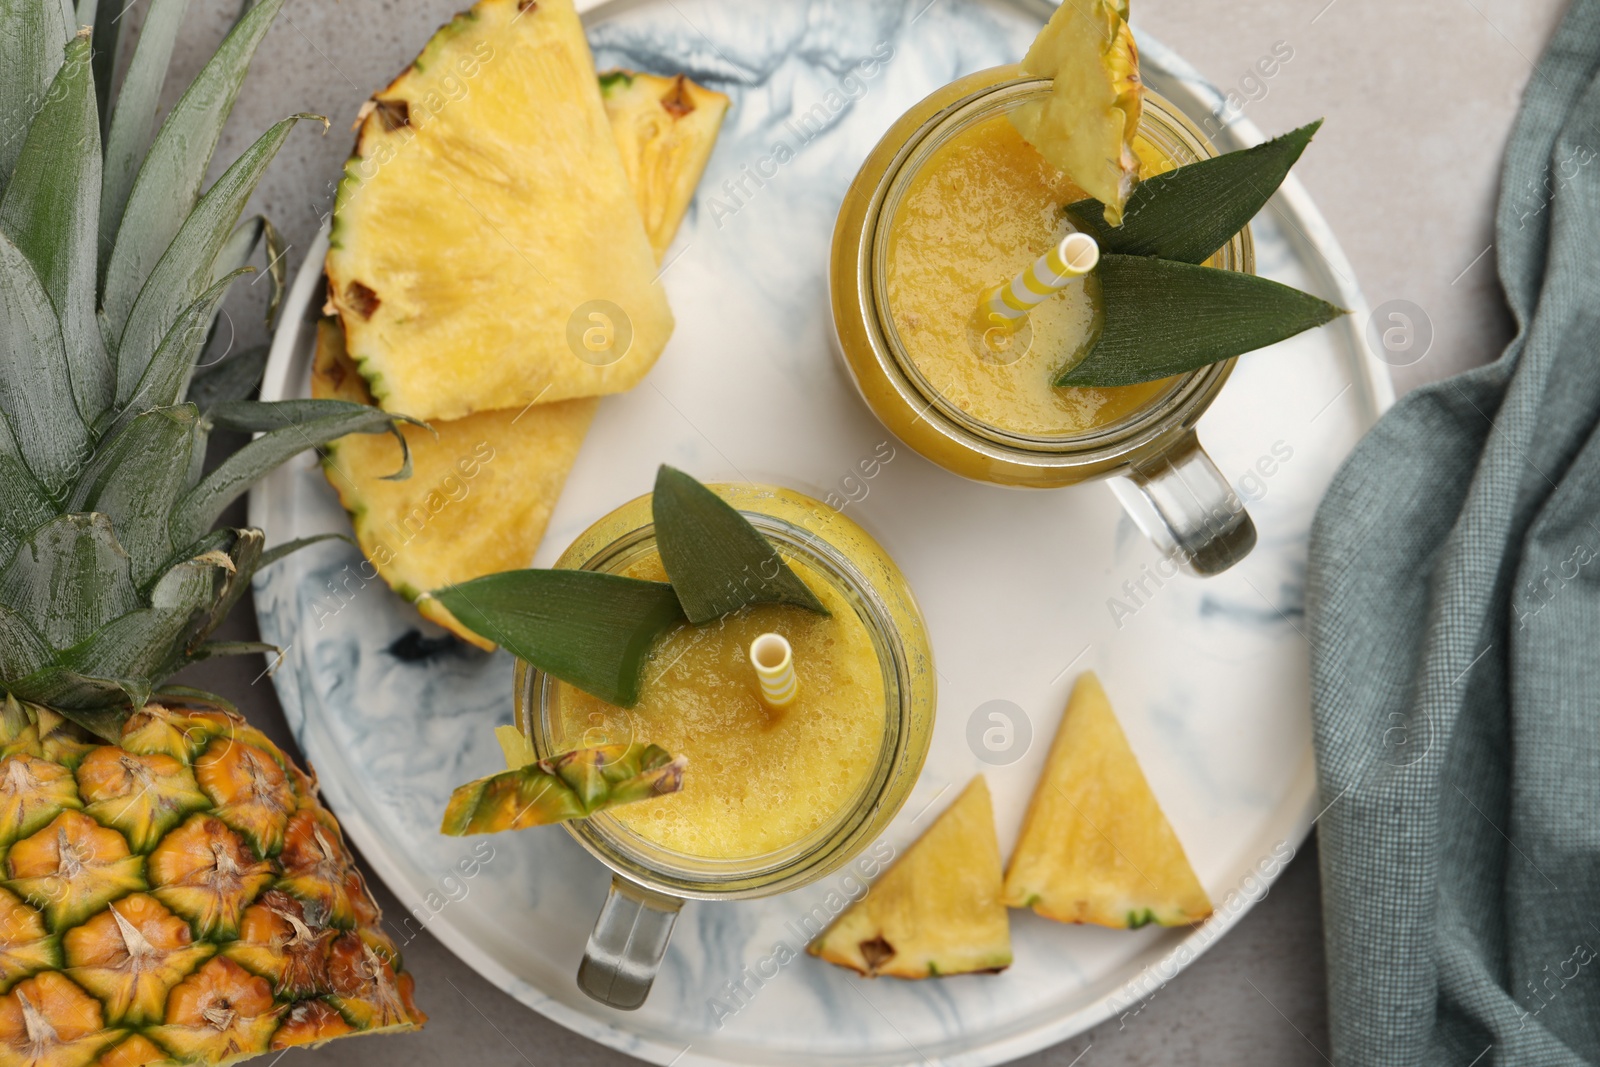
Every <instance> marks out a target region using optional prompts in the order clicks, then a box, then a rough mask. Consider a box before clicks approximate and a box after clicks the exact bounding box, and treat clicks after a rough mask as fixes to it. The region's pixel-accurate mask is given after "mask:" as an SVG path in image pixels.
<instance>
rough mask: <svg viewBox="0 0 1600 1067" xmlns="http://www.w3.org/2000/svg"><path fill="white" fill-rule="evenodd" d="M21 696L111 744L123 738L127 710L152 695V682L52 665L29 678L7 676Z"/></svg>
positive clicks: (9, 687)
mask: <svg viewBox="0 0 1600 1067" xmlns="http://www.w3.org/2000/svg"><path fill="white" fill-rule="evenodd" d="M6 689H7V690H8V691H9V692H10V693H12V694H13V695H14V696H16V697H18V698H19V699H22V700H26V701H29V702H31V703H34V704H43V705H44V706H46V707H48V708H49V709H50V710H52V711H56V712H60V713H61V714H62V715H64V716H65V717H66V718H68V719H71V720H72V721H73V722H75V723H77V724H78V725H79V726H81V727H83V728H84V729H85V730H88V731H89V732H90V733H92V734H94V735H95V736H97V737H102V738H104V739H105V740H107V741H110V742H111V743H112V744H117V743H119V742H120V741H121V739H122V724H123V722H124V721H126V720H127V717H128V713H129V712H130V711H131V710H132V709H133V708H136V707H139V706H140V705H142V704H144V702H145V701H147V700H149V699H150V683H149V682H148V681H144V680H142V679H138V678H101V677H96V676H92V675H86V674H82V673H80V672H78V671H75V670H73V669H72V668H70V667H63V666H50V667H46V668H44V670H41V671H35V672H34V673H33V674H30V675H28V676H27V677H26V678H19V679H17V680H15V681H11V680H7V682H6Z"/></svg>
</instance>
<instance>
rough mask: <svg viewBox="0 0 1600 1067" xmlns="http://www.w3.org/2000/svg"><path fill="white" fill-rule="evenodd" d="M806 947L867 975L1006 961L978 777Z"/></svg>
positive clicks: (986, 808)
mask: <svg viewBox="0 0 1600 1067" xmlns="http://www.w3.org/2000/svg"><path fill="white" fill-rule="evenodd" d="M809 951H810V952H811V954H812V955H814V956H820V957H822V958H823V959H825V960H827V961H828V962H829V963H837V964H839V965H841V966H844V967H849V968H852V969H853V970H857V971H860V972H861V973H862V974H866V975H879V974H888V975H893V976H894V977H896V978H930V977H935V976H938V975H947V974H966V973H969V972H972V971H1000V970H1004V969H1005V968H1006V967H1008V966H1010V964H1011V921H1010V919H1009V917H1008V916H1007V915H1006V909H1005V905H1004V904H1002V903H1001V901H1000V845H999V843H998V842H997V841H996V840H995V833H994V808H993V806H992V805H991V804H990V802H989V786H988V784H987V783H986V782H985V781H984V780H983V775H981V774H980V775H979V776H978V777H976V778H974V779H973V780H972V782H971V783H970V784H969V785H968V786H967V788H966V789H965V790H964V791H963V792H962V794H961V795H960V796H959V797H957V798H956V802H955V803H954V804H952V805H950V807H949V808H947V809H946V810H945V812H944V814H942V815H940V816H939V818H938V821H936V822H935V823H934V824H933V825H932V826H930V827H928V831H927V833H925V834H923V835H922V836H921V837H920V838H918V839H917V841H916V843H915V844H913V845H912V846H911V848H910V849H909V850H907V852H906V854H905V855H904V856H902V857H901V858H900V859H899V860H898V861H897V862H896V863H895V865H894V866H893V867H891V868H890V869H889V871H888V873H887V874H885V875H884V876H883V877H882V878H880V879H878V881H877V882H875V883H873V886H872V889H871V891H870V892H868V893H867V895H866V896H865V897H863V898H861V900H859V901H857V902H856V903H855V904H853V905H852V906H851V907H849V908H848V909H846V910H845V911H844V913H843V914H841V915H840V916H839V918H838V919H836V920H834V923H833V925H832V926H830V927H828V929H826V930H824V931H823V932H822V936H820V937H818V938H817V940H816V941H814V942H812V944H811V946H810V949H809Z"/></svg>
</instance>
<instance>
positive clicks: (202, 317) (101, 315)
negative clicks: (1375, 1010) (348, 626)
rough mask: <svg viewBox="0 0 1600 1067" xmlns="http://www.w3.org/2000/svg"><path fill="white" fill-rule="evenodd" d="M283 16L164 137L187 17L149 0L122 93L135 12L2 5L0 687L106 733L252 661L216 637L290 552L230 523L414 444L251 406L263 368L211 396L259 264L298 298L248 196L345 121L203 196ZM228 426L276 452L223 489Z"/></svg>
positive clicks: (270, 11) (186, 98)
mask: <svg viewBox="0 0 1600 1067" xmlns="http://www.w3.org/2000/svg"><path fill="white" fill-rule="evenodd" d="M282 3H283V0H256V2H255V3H254V4H252V5H251V6H250V7H248V8H247V9H246V10H245V11H244V13H243V14H242V15H241V16H240V18H239V20H238V22H237V23H236V24H235V25H234V27H233V29H232V30H231V31H230V32H229V33H228V35H227V37H226V38H225V39H224V40H223V42H222V43H221V45H220V46H219V47H218V49H217V51H216V53H215V54H214V55H213V56H212V58H211V60H210V61H209V62H208V63H207V64H206V65H205V66H204V67H203V68H202V69H201V71H200V72H199V74H197V75H196V76H195V78H194V80H193V82H191V84H190V85H189V87H188V88H187V89H186V90H185V92H184V93H183V94H182V96H181V97H180V99H179V100H178V102H177V104H175V105H174V106H173V108H172V109H171V111H170V112H169V113H168V115H167V116H166V118H165V120H164V121H163V122H162V123H161V124H160V127H159V129H157V128H156V123H155V117H156V106H157V99H158V97H159V95H160V91H161V88H162V84H163V82H164V81H165V78H166V72H167V64H168V60H169V59H170V57H171V54H172V50H173V44H174V41H175V40H176V36H177V33H178V30H179V27H180V25H181V23H182V20H183V14H184V10H185V3H184V0H151V4H150V10H149V12H148V13H147V17H146V21H145V26H144V29H143V31H142V32H141V34H140V38H139V41H138V43H137V46H136V47H135V49H134V51H133V54H132V59H131V61H130V62H129V64H128V69H127V71H126V72H125V74H124V76H123V77H122V88H121V90H120V92H119V93H117V94H112V93H111V91H110V85H111V82H112V78H113V75H114V73H115V72H114V71H113V69H112V67H113V62H112V61H113V57H114V56H115V54H116V51H117V49H116V39H115V35H116V27H117V19H116V18H115V17H114V16H115V15H116V14H117V9H118V7H119V5H113V4H102V5H98V7H104V8H108V9H109V15H108V14H107V12H102V11H99V10H98V7H97V6H95V5H92V4H89V5H85V7H83V8H80V12H81V13H82V14H83V15H84V16H85V17H86V18H87V19H89V20H92V21H94V22H96V24H97V26H96V29H95V30H94V31H92V32H91V31H90V30H89V29H87V28H85V29H81V30H77V31H76V32H74V30H73V28H72V27H71V22H72V21H73V20H74V17H75V15H74V13H73V12H72V11H71V10H70V8H69V7H68V6H67V5H66V4H64V3H63V2H62V0H13V2H11V3H7V4H0V114H4V115H6V116H7V117H8V119H13V121H11V122H10V123H8V125H7V127H6V129H5V130H4V131H3V132H0V688H3V689H4V690H5V691H6V692H8V693H11V694H14V695H15V696H17V697H19V698H21V699H24V700H29V701H33V702H35V703H39V704H44V705H48V706H50V707H52V708H55V709H57V710H59V711H61V712H62V713H64V714H67V715H70V716H72V717H74V718H75V719H76V720H77V721H78V722H79V723H80V724H81V725H83V726H85V727H86V728H88V729H90V730H94V731H96V732H97V733H100V734H102V735H106V736H114V734H115V727H116V726H117V725H118V724H119V723H120V720H121V718H122V717H123V716H125V714H126V711H127V709H128V708H129V707H130V706H137V705H138V704H140V703H142V702H143V701H144V700H146V699H147V698H148V697H149V695H150V693H151V691H152V688H153V687H154V686H155V685H156V684H158V683H159V682H160V680H161V679H162V678H164V677H165V676H167V675H169V674H171V673H172V672H173V671H175V670H177V669H179V668H180V667H182V666H183V665H184V664H185V663H187V662H189V661H190V660H192V659H196V658H201V657H203V656H206V655H210V654H217V653H220V652H226V651H237V650H239V647H238V646H235V645H207V644H205V639H206V636H207V635H208V634H209V633H210V632H211V631H212V630H213V629H214V628H215V627H216V625H217V624H218V623H220V622H221V620H222V618H223V616H224V615H226V614H227V612H228V610H229V609H230V608H231V607H232V606H233V605H234V604H235V603H236V602H237V601H238V600H239V598H240V597H242V596H243V594H244V592H245V590H246V589H247V588H248V585H249V581H250V578H251V576H252V575H253V574H254V572H255V571H256V570H257V569H258V568H259V567H261V566H263V565H264V562H266V561H269V560H270V559H272V558H276V556H268V555H264V554H263V545H262V535H261V533H260V531H257V530H226V529H224V530H213V529H212V527H213V525H214V524H215V523H216V521H217V520H218V518H219V517H220V516H221V514H222V511H223V510H224V509H225V508H226V507H227V506H228V505H229V504H230V503H232V502H233V501H234V500H235V499H237V498H238V497H239V496H240V495H241V494H242V493H243V492H244V491H245V490H246V489H248V488H249V487H250V485H251V484H252V483H254V482H255V481H256V480H258V479H259V478H261V477H262V476H264V475H265V474H266V473H268V472H269V471H271V470H272V469H273V468H275V467H277V466H278V465H279V464H281V463H283V462H284V461H285V460H287V459H289V458H290V457H291V456H294V455H296V454H297V453H300V452H302V451H305V450H306V449H310V448H316V447H319V446H321V445H323V444H326V443H327V442H329V441H331V440H334V439H335V438H338V437H341V436H344V435H345V434H348V433H377V432H392V433H395V434H396V436H399V431H398V427H397V422H396V420H395V418H394V417H393V416H390V415H386V414H384V413H383V412H380V411H378V410H376V409H374V408H370V407H366V406H363V405H358V404H347V403H343V402H336V401H323V402H311V401H293V402H285V403H277V404H271V403H260V402H252V401H247V400H244V399H243V397H245V396H247V395H248V394H249V392H250V391H251V390H253V389H254V387H255V385H256V383H257V381H258V380H259V372H260V368H261V367H262V366H263V363H264V361H263V359H262V357H261V356H260V354H259V353H246V354H243V355H242V356H240V357H237V360H236V361H235V360H230V361H225V362H223V363H221V364H219V365H218V368H216V369H213V371H212V372H211V373H209V374H207V375H206V376H205V377H204V379H202V380H201V381H198V382H197V381H195V380H194V379H195V369H196V362H197V360H198V359H199V357H200V355H201V353H202V351H203V350H204V348H205V346H206V343H207V341H208V339H209V335H210V334H211V332H212V331H213V329H214V326H215V321H216V317H217V313H218V307H219V305H220V303H221V301H222V299H223V297H224V295H225V294H226V293H227V291H228V289H229V286H230V285H231V284H232V283H233V282H234V281H235V280H237V279H238V278H239V277H240V276H242V275H243V274H246V273H249V272H250V270H251V268H249V267H248V266H247V265H246V263H247V261H248V260H249V259H251V258H252V256H253V255H254V253H255V251H256V249H257V248H259V247H262V246H263V245H265V248H266V250H267V254H268V256H269V258H270V259H271V260H272V262H271V263H270V265H269V271H270V272H271V275H272V278H273V280H274V285H275V289H274V303H275V301H276V292H277V287H279V286H281V282H282V279H283V266H282V259H283V256H282V251H283V249H282V243H281V241H280V240H279V239H278V236H277V233H276V231H274V230H273V229H272V227H271V225H270V223H268V222H267V221H266V220H265V219H263V218H260V217H256V218H250V219H245V220H244V221H243V222H241V221H240V220H241V216H242V214H243V209H244V206H245V204H246V202H247V201H248V200H249V198H250V196H251V195H252V193H253V192H254V191H255V188H256V185H257V183H258V182H259V181H260V179H261V177H262V174H263V173H264V171H265V169H266V167H267V165H268V163H270V162H271V160H272V158H273V155H274V154H275V153H276V152H277V150H278V148H279V147H280V146H281V145H282V144H283V143H284V140H285V139H286V138H287V137H288V135H289V133H290V131H291V130H292V129H293V128H294V126H295V125H296V124H297V123H298V122H299V121H300V120H302V119H306V118H314V119H317V120H318V121H322V122H323V124H324V127H326V121H325V120H322V119H321V118H320V116H307V115H295V116H291V117H289V118H286V119H284V120H283V121H281V122H279V123H277V124H275V125H274V126H272V127H271V128H270V129H269V130H267V132H266V133H265V134H263V135H262V136H261V137H260V139H258V140H257V141H256V142H255V143H254V144H252V145H251V146H250V147H249V148H247V149H246V150H245V151H244V152H243V153H242V154H241V155H240V156H239V158H238V159H236V160H235V161H234V162H233V163H232V164H231V165H230V166H228V167H227V168H226V169H225V170H224V172H223V174H222V176H221V177H220V178H218V179H217V180H216V182H215V183H213V184H212V185H211V186H210V188H203V185H204V180H205V175H206V173H207V170H208V168H209V166H210V164H211V158H212V154H213V153H214V151H215V149H216V147H217V143H218V141H219V139H220V137H221V133H222V128H223V125H224V123H225V122H226V120H227V118H228V115H229V113H230V112H231V111H232V107H233V102H234V99H235V97H236V96H237V94H238V91H239V87H240V84H241V83H242V81H243V79H244V75H245V71H246V68H247V67H248V65H249V61H250V58H251V56H252V55H253V54H254V52H255V49H256V46H257V45H259V44H260V42H261V39H262V37H263V36H264V35H265V34H266V32H267V29H268V27H269V26H270V25H271V23H272V20H273V18H274V17H275V16H276V15H277V13H278V10H279V8H281V7H282ZM102 16H105V17H102ZM152 131H154V132H152ZM271 313H272V312H271V310H269V316H270V315H271ZM222 368H226V372H225V373H224V372H222ZM191 392H193V393H195V394H196V395H197V396H198V397H202V398H203V400H204V403H205V410H204V413H202V411H201V409H200V407H198V406H197V405H196V404H194V403H189V402H186V399H185V398H186V397H188V396H189V395H190V394H191ZM213 426H223V427H229V428H236V429H244V430H248V431H252V432H256V433H259V436H258V437H256V438H255V439H254V440H252V441H251V442H250V443H249V444H247V445H245V446H244V447H243V448H241V449H239V450H238V451H237V452H235V453H233V454H232V455H231V456H228V457H227V458H226V459H224V460H223V461H222V462H221V464H220V465H218V466H216V468H215V469H214V470H212V471H210V472H209V473H207V471H206V469H205V458H206V446H207V442H208V439H209V434H210V431H211V429H212V427H213ZM403 448H404V442H403V438H402V449H403ZM407 473H409V456H407V457H406V460H405V463H404V465H403V467H402V470H401V471H400V472H398V474H399V475H400V476H403V475H404V474H407ZM285 547H293V546H285ZM251 647H254V646H251Z"/></svg>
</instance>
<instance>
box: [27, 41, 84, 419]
mask: <svg viewBox="0 0 1600 1067" xmlns="http://www.w3.org/2000/svg"><path fill="white" fill-rule="evenodd" d="M89 53H90V49H89V39H88V37H87V36H84V35H82V34H80V35H79V36H78V37H75V38H74V39H73V41H72V43H71V44H69V45H68V46H67V52H66V56H67V58H66V62H65V63H63V64H62V66H61V70H60V71H58V72H57V73H56V78H55V81H54V82H52V83H51V85H50V92H49V95H48V97H47V98H46V99H45V101H44V104H43V105H42V106H41V107H40V108H39V113H38V115H37V116H35V118H34V120H33V125H32V127H31V128H30V129H29V130H28V134H27V138H26V139H25V140H24V141H23V145H22V153H21V155H19V156H18V157H17V165H16V169H15V170H14V171H13V172H12V175H11V183H10V184H9V185H7V186H6V191H5V196H4V198H3V199H0V230H3V231H5V233H6V234H8V235H9V236H10V237H11V239H12V240H13V241H15V242H16V245H17V248H18V249H20V250H21V251H22V253H23V255H25V256H27V257H28V260H29V261H30V262H31V263H32V264H33V266H34V269H35V270H36V271H38V274H39V280H40V282H42V283H43V285H44V288H45V292H46V293H48V294H49V296H50V302H51V303H52V304H53V305H54V307H55V315H56V319H57V320H58V321H59V322H60V324H61V337H62V343H63V345H64V348H65V352H66V359H67V369H68V373H69V374H70V376H71V380H72V392H73V395H74V396H75V397H76V398H77V402H78V410H79V411H80V412H82V413H83V415H84V418H85V420H86V421H89V422H92V421H94V419H95V418H97V417H98V416H99V414H100V412H102V411H104V410H105V409H106V406H107V405H108V404H110V402H111V379H110V367H111V364H110V361H109V360H108V359H107V357H106V353H105V349H104V346H103V345H102V344H101V342H100V330H99V327H98V326H97V325H96V323H95V317H94V308H95V287H94V204H95V201H96V200H97V199H98V198H99V196H100V124H99V120H98V118H97V117H96V115H95V110H94V86H93V84H92V77H91V75H90V72H89Z"/></svg>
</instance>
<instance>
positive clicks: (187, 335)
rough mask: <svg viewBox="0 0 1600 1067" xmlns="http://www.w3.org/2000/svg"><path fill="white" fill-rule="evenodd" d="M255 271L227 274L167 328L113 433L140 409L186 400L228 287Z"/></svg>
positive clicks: (242, 268)
mask: <svg viewBox="0 0 1600 1067" xmlns="http://www.w3.org/2000/svg"><path fill="white" fill-rule="evenodd" d="M253 273H255V270H254V268H252V267H241V268H239V269H238V270H236V271H234V272H233V273H232V274H228V275H225V276H224V277H223V278H222V280H221V281H219V282H215V283H214V284H212V286H211V288H209V289H207V290H206V291H205V292H204V293H201V294H200V299H198V300H196V301H195V302H194V303H192V304H190V305H189V306H188V307H186V308H184V309H183V313H182V314H180V315H179V316H178V318H177V321H175V322H174V323H173V324H172V327H171V328H170V329H168V330H167V336H166V337H165V338H163V339H162V341H161V347H159V348H157V349H156V353H155V355H154V356H152V357H151V358H150V365H149V366H148V367H146V368H145V372H144V377H143V378H141V379H140V380H139V388H138V389H137V390H136V391H135V392H134V394H133V396H132V397H130V398H129V400H128V402H127V403H126V404H124V405H123V406H122V408H121V411H120V414H118V415H117V421H116V422H115V423H113V424H112V429H111V432H112V433H115V432H117V430H118V429H120V428H121V427H122V426H125V425H127V423H129V422H131V421H132V420H133V418H134V415H135V413H136V412H142V411H146V410H148V409H150V408H163V407H168V406H170V405H172V404H176V403H178V402H179V401H181V400H182V399H183V397H184V394H186V393H187V392H188V391H189V379H190V378H191V377H192V376H193V375H194V364H195V360H196V359H198V358H199V356H200V350H201V349H202V348H204V347H205V344H206V337H207V334H208V332H209V331H210V329H211V320H212V319H213V318H214V317H215V316H216V313H217V306H218V305H219V304H221V303H222V298H223V297H224V296H226V295H227V292H228V287H229V286H231V285H232V284H233V283H234V281H236V280H237V279H238V278H239V276H240V275H242V274H253Z"/></svg>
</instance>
